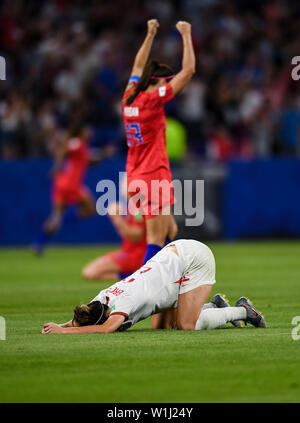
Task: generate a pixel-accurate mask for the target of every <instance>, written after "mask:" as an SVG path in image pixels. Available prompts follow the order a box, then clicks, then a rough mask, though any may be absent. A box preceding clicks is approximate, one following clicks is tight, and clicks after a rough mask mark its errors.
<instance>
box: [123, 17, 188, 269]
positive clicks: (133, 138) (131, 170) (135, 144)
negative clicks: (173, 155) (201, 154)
mask: <svg viewBox="0 0 300 423" xmlns="http://www.w3.org/2000/svg"><path fill="white" fill-rule="evenodd" d="M147 25H148V31H147V35H146V38H145V40H144V42H143V44H142V46H141V48H140V49H139V51H138V53H137V55H136V57H135V61H134V65H133V68H132V72H131V76H130V79H129V83H128V85H127V87H126V90H125V93H124V96H123V101H122V114H123V122H124V126H125V130H126V136H127V144H128V147H129V150H128V156H127V164H126V171H127V178H128V179H127V181H128V193H129V195H130V196H131V197H132V196H135V195H136V194H137V193H139V194H138V195H139V196H140V204H139V207H140V210H141V213H142V214H143V215H144V217H145V218H146V231H147V244H148V245H147V251H146V255H145V259H144V262H147V261H148V260H149V259H150V258H151V257H152V256H154V255H155V254H156V253H157V252H158V251H159V250H160V249H161V248H162V247H163V246H164V244H165V242H166V240H167V241H170V240H172V239H174V238H175V236H176V233H177V226H176V223H175V220H174V217H173V215H172V213H171V205H172V204H174V202H175V200H174V196H173V188H172V187H171V182H172V175H171V172H170V164H169V159H168V156H167V151H166V137H165V129H166V118H165V112H164V105H165V103H166V102H168V101H170V100H172V99H173V98H174V96H175V95H176V94H177V93H179V92H180V91H181V90H182V89H183V88H184V87H185V85H187V84H188V82H189V81H190V79H191V77H192V75H193V73H194V72H195V54H194V49H193V44H192V37H191V25H190V24H189V23H188V22H177V24H176V28H177V29H178V31H179V32H180V34H181V36H182V41H183V59H182V69H181V71H180V72H179V73H177V74H176V75H173V71H172V69H171V68H170V67H169V66H167V65H164V64H160V63H159V62H157V61H156V60H150V61H149V60H148V57H149V53H150V50H151V46H152V43H153V40H154V37H155V34H156V31H157V28H158V26H159V24H158V22H157V20H156V19H152V20H150V21H148V23H147ZM155 180H156V181H157V182H158V183H161V182H162V181H165V182H167V189H162V190H157V192H156V193H155V192H154V190H152V189H151V185H152V184H151V182H153V181H155ZM135 181H142V186H141V185H140V184H138V186H136V187H135V188H134V187H133V185H134V184H136V182H135ZM129 204H130V203H129Z"/></svg>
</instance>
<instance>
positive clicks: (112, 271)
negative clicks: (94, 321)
mask: <svg viewBox="0 0 300 423" xmlns="http://www.w3.org/2000/svg"><path fill="white" fill-rule="evenodd" d="M108 215H109V217H110V219H111V221H112V224H113V225H114V226H115V228H116V230H117V232H118V233H119V235H120V236H121V237H122V239H123V242H122V247H121V249H120V250H118V251H114V252H112V253H108V254H105V255H103V256H102V257H99V258H97V259H96V260H94V261H92V262H91V263H89V264H88V265H87V266H85V267H84V269H83V271H82V275H83V277H84V278H85V279H87V280H108V279H115V280H120V279H124V278H126V277H127V276H129V275H131V274H132V273H134V272H135V271H136V270H137V269H139V268H140V267H141V266H142V265H143V261H144V257H145V252H146V248H147V242H146V228H145V220H144V218H143V216H142V215H141V214H140V213H138V214H136V215H132V214H130V213H128V214H127V218H124V217H123V216H121V214H120V206H119V204H118V203H116V204H112V205H110V207H109V208H108Z"/></svg>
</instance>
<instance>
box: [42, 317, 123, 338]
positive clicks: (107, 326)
mask: <svg viewBox="0 0 300 423" xmlns="http://www.w3.org/2000/svg"><path fill="white" fill-rule="evenodd" d="M124 320H125V317H124V316H121V315H115V316H111V317H109V318H108V319H107V320H106V321H105V322H104V323H103V324H102V325H89V326H71V327H70V326H68V327H65V326H61V325H58V324H56V323H53V322H51V323H45V324H44V327H43V330H42V334H44V335H47V334H50V333H58V334H62V335H68V334H69V335H80V334H92V333H113V332H115V331H116V330H117V329H118V328H119V327H120V326H121V325H122V323H123V322H124Z"/></svg>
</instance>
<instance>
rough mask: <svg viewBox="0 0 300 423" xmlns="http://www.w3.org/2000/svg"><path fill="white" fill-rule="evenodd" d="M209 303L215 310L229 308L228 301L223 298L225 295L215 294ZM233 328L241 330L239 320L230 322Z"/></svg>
mask: <svg viewBox="0 0 300 423" xmlns="http://www.w3.org/2000/svg"><path fill="white" fill-rule="evenodd" d="M210 302H211V303H213V304H214V305H215V306H216V307H217V308H224V307H230V304H229V301H228V300H227V298H226V297H225V295H222V294H216V295H214V296H213V297H212V299H211V300H210ZM231 323H232V324H233V326H235V327H236V328H241V327H242V324H241V322H240V321H239V320H234V321H233V322H231Z"/></svg>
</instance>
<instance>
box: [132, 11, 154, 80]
mask: <svg viewBox="0 0 300 423" xmlns="http://www.w3.org/2000/svg"><path fill="white" fill-rule="evenodd" d="M147 26H148V31H147V35H146V38H145V39H144V42H143V44H142V45H141V47H140V49H139V51H138V52H137V55H136V56H135V60H134V64H133V68H132V71H131V76H141V75H142V73H143V71H144V67H145V65H146V63H147V60H148V57H149V53H150V50H151V47H152V43H153V40H154V37H155V34H156V31H157V28H158V27H159V23H158V21H157V20H156V19H151V20H150V21H148V22H147Z"/></svg>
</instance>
